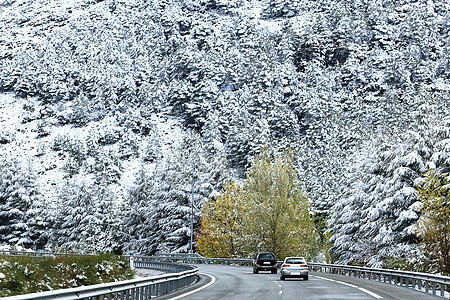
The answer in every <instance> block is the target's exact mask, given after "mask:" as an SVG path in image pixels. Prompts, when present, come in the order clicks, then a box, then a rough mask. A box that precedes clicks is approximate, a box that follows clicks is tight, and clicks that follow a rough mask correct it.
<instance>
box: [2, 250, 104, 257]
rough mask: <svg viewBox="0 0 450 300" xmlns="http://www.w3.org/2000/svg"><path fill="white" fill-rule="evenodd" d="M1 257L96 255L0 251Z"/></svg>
mask: <svg viewBox="0 0 450 300" xmlns="http://www.w3.org/2000/svg"><path fill="white" fill-rule="evenodd" d="M0 255H6V256H36V257H40V256H87V255H96V254H92V253H90V254H80V253H60V252H35V251H16V250H0Z"/></svg>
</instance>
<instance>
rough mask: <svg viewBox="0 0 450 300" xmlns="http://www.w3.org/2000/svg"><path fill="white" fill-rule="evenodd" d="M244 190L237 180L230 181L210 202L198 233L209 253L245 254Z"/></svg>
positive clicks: (204, 252) (201, 249)
mask: <svg viewBox="0 0 450 300" xmlns="http://www.w3.org/2000/svg"><path fill="white" fill-rule="evenodd" d="M244 201H245V193H244V190H243V189H242V188H241V187H239V186H238V185H236V184H235V183H231V184H226V185H225V187H224V190H223V192H222V194H220V196H218V197H217V199H211V200H209V201H208V202H206V203H205V204H204V206H203V209H202V221H201V227H200V229H199V233H198V235H197V247H198V251H199V252H200V253H201V254H202V255H204V256H207V257H226V258H230V257H240V256H242V252H241V247H242V230H243V228H242V219H243V216H244V214H243V204H244Z"/></svg>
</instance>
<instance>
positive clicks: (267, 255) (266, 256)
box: [259, 253, 275, 259]
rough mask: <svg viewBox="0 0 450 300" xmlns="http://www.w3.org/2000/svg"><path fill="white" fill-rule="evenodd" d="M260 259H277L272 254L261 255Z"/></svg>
mask: <svg viewBox="0 0 450 300" xmlns="http://www.w3.org/2000/svg"><path fill="white" fill-rule="evenodd" d="M259 259H275V256H274V255H273V254H271V253H261V254H260V255H259Z"/></svg>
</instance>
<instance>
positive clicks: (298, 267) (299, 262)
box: [280, 257, 308, 280]
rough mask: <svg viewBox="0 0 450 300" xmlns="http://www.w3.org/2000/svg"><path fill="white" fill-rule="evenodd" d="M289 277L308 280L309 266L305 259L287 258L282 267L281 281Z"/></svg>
mask: <svg viewBox="0 0 450 300" xmlns="http://www.w3.org/2000/svg"><path fill="white" fill-rule="evenodd" d="M288 277H298V278H303V280H308V264H307V263H306V260H305V259H304V258H303V257H286V258H285V259H284V261H283V264H282V265H281V270H280V280H285V279H286V278H288Z"/></svg>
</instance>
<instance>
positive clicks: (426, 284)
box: [425, 280, 430, 294]
mask: <svg viewBox="0 0 450 300" xmlns="http://www.w3.org/2000/svg"><path fill="white" fill-rule="evenodd" d="M429 292H430V283H429V282H428V280H425V293H427V294H428V293H429Z"/></svg>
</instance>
